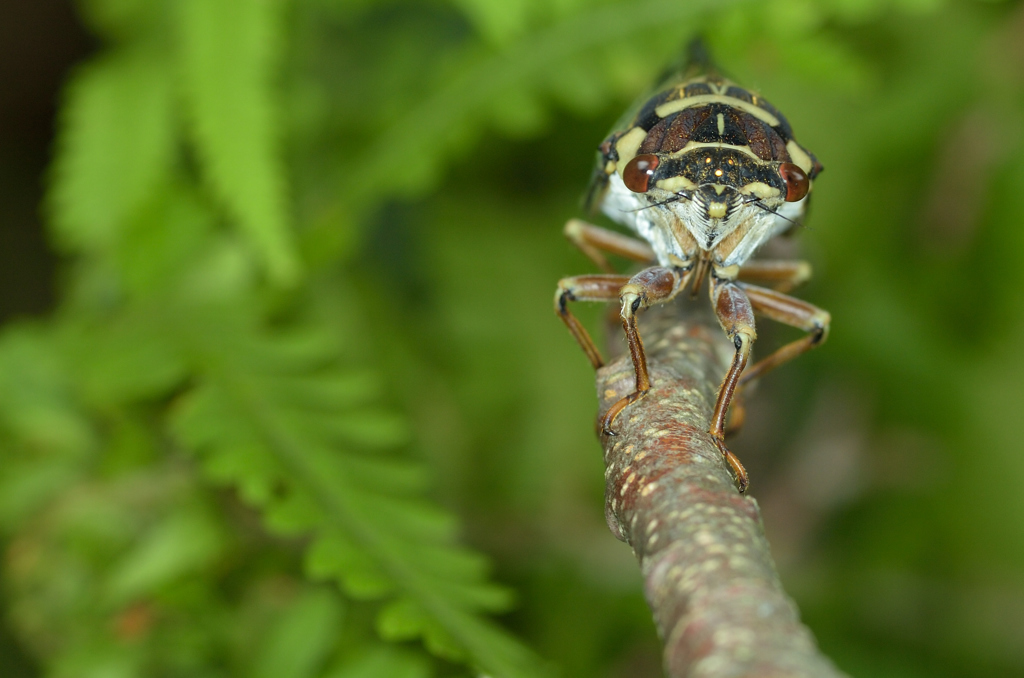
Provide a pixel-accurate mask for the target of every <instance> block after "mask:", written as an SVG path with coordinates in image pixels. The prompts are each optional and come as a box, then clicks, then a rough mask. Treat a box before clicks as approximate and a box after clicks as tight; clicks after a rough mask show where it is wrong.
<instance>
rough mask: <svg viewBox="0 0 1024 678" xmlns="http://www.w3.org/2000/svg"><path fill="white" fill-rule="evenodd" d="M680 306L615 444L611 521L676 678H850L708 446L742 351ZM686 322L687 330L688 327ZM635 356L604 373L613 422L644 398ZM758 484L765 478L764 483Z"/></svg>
mask: <svg viewBox="0 0 1024 678" xmlns="http://www.w3.org/2000/svg"><path fill="white" fill-rule="evenodd" d="M684 313H686V311H684V310H682V307H681V306H680V305H673V306H670V307H667V308H666V309H665V310H664V311H662V312H657V311H655V309H652V310H651V311H650V312H648V314H647V317H646V318H645V323H644V326H643V327H642V330H641V331H642V336H643V337H644V339H645V343H646V347H647V352H648V353H647V355H648V367H649V369H650V374H651V382H652V388H651V391H650V393H648V394H647V396H646V397H644V398H643V399H641V400H640V401H638V402H636V403H634V404H633V405H630V406H629V407H628V408H627V409H626V410H624V411H623V412H622V414H620V415H619V417H618V419H617V420H616V422H615V429H616V432H617V433H618V435H617V436H614V437H607V438H605V439H604V440H603V441H602V443H603V445H604V458H605V466H606V473H605V476H606V478H607V485H606V488H605V515H606V518H607V520H608V527H609V528H610V529H611V531H612V533H613V534H614V535H615V536H616V537H617V538H619V539H621V540H622V541H625V542H627V543H628V544H629V545H630V546H632V547H633V552H634V553H635V554H636V557H637V560H639V562H640V569H641V571H642V573H643V575H644V588H645V593H646V596H647V602H648V603H649V604H650V606H651V610H652V612H653V614H654V621H655V624H656V625H657V627H658V633H659V634H660V636H661V638H662V642H663V643H664V664H665V671H666V673H667V675H668V676H669V677H670V678H683V677H684V676H685V677H687V678H698V677H700V678H712V677H714V678H724V677H729V678H739V677H741V676H742V677H749V678H753V677H755V676H756V677H757V678H781V677H782V676H785V677H786V678H798V677H799V678H810V677H812V676H813V677H814V678H824V677H829V678H833V677H835V678H838V677H840V676H843V674H842V673H840V672H839V671H838V670H837V669H836V668H835V667H834V666H833V665H832V662H831V661H829V660H828V659H827V658H826V657H824V656H823V655H822V654H820V653H819V651H818V649H817V647H816V645H815V642H814V638H813V636H812V635H811V633H810V631H808V630H807V628H806V627H804V626H803V625H802V624H801V623H800V621H799V613H798V611H797V609H796V605H795V604H794V603H793V601H792V600H790V599H789V597H788V596H787V595H786V593H785V592H784V591H783V590H782V585H781V584H780V582H779V577H778V574H777V573H776V571H775V564H774V563H773V561H772V558H771V554H770V552H769V548H768V542H767V541H766V539H765V536H764V528H763V525H762V523H761V513H760V510H759V509H758V506H757V502H756V501H755V500H754V499H753V498H752V497H749V496H746V497H745V496H742V495H740V494H739V492H738V491H737V490H736V486H735V483H734V481H733V478H732V476H731V475H730V471H729V467H728V465H727V464H726V463H725V460H724V459H723V457H722V454H721V453H720V452H719V451H718V449H717V448H716V447H715V445H714V443H713V442H712V440H711V437H710V436H709V435H708V434H707V430H708V420H709V417H710V416H711V409H712V406H713V404H714V402H715V394H716V392H717V390H718V385H719V381H720V380H721V378H722V375H723V374H724V373H725V366H726V365H727V364H728V363H727V361H728V358H729V356H730V355H731V352H732V345H731V343H730V342H728V340H727V339H725V336H724V333H723V332H722V331H721V330H720V329H719V328H718V326H717V323H714V321H711V322H708V321H706V320H703V319H701V318H692V317H690V316H684V315H683V314H684ZM684 318H685V322H684ZM633 383H634V376H633V369H632V364H631V363H630V361H629V357H628V356H623V357H621V358H619V359H618V360H616V361H615V362H613V363H612V364H610V365H608V366H607V367H605V368H602V369H601V370H599V371H598V374H597V392H598V395H599V398H600V402H601V411H602V412H603V411H605V410H606V409H607V408H608V407H609V406H610V405H611V404H612V403H614V402H615V401H616V400H618V399H619V398H621V397H622V396H623V395H625V394H627V393H629V392H630V391H632V389H633ZM754 482H755V483H756V478H755V479H754Z"/></svg>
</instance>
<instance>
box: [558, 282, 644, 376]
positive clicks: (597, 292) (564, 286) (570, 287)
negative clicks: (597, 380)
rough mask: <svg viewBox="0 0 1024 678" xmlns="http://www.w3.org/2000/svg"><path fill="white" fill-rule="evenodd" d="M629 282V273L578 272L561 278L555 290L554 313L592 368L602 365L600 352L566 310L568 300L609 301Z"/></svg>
mask: <svg viewBox="0 0 1024 678" xmlns="http://www.w3.org/2000/svg"><path fill="white" fill-rule="evenodd" d="M628 282H629V276H628V275H578V276H575V277H572V278H562V279H561V280H559V281H558V287H557V288H556V289H555V313H556V314H557V315H558V317H559V318H561V319H562V322H564V323H565V326H566V327H568V328H569V331H570V332H571V333H572V336H574V337H576V341H577V343H579V345H580V348H582V349H583V352H584V353H586V354H587V358H589V359H590V364H591V365H593V366H594V369H595V370H596V369H597V368H599V367H601V366H602V365H604V360H603V359H602V358H601V353H600V352H599V351H598V350H597V347H596V346H594V340H593V339H591V338H590V334H589V333H588V332H587V330H586V328H585V327H583V325H582V323H580V321H579V320H578V319H577V318H576V316H574V315H573V314H572V313H571V312H570V311H569V302H570V301H612V300H614V299H615V298H616V297H618V296H619V290H620V289H622V286H623V285H625V284H626V283H628Z"/></svg>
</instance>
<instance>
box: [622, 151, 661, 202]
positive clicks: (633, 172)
mask: <svg viewBox="0 0 1024 678" xmlns="http://www.w3.org/2000/svg"><path fill="white" fill-rule="evenodd" d="M658 162H659V161H658V156H656V155H652V154H650V153H644V154H643V155H638V156H636V157H635V158H633V159H632V160H630V161H629V162H627V163H626V167H625V169H623V170H622V183H624V184H626V188H628V189H629V190H631V191H633V192H634V193H646V192H647V184H648V182H649V181H650V180H651V175H652V174H654V170H655V168H657V166H658Z"/></svg>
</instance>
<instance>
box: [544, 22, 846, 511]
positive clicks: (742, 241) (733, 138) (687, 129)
mask: <svg viewBox="0 0 1024 678" xmlns="http://www.w3.org/2000/svg"><path fill="white" fill-rule="evenodd" d="M689 53H690V57H689V61H688V64H687V65H686V66H685V67H684V68H682V69H680V70H679V71H678V72H677V73H676V74H675V75H673V76H671V77H669V78H668V79H666V80H665V81H664V82H663V83H662V85H661V86H659V87H658V88H657V89H656V90H655V93H654V94H653V95H651V96H649V97H644V98H643V99H642V100H641V101H640V102H638V104H637V105H636V106H635V107H634V108H633V109H632V111H631V112H630V113H628V114H627V115H626V116H625V117H624V118H623V120H622V122H621V123H620V124H619V125H617V126H616V129H615V130H613V131H612V133H611V134H610V135H609V136H608V137H607V138H606V139H605V140H604V142H603V143H602V144H601V145H600V146H599V150H598V158H597V167H596V168H595V171H594V177H593V179H592V181H591V186H590V188H589V190H588V192H587V196H588V197H587V206H588V207H589V208H590V209H591V211H592V212H597V211H601V212H604V214H606V215H607V216H608V217H610V218H611V219H612V220H614V221H616V222H618V223H619V224H622V225H624V226H626V227H627V228H628V229H630V230H631V231H633V233H635V234H636V235H637V236H639V238H640V239H637V238H632V237H628V236H626V235H623V234H620V233H617V232H615V231H611V230H608V229H604V228H600V227H598V226H594V225H591V224H589V223H586V222H583V221H580V220H577V219H573V220H571V221H569V223H568V224H566V227H565V233H566V235H567V236H568V238H569V239H570V240H571V241H572V242H573V243H574V244H575V245H577V246H578V247H579V248H580V249H581V250H582V251H583V252H584V253H586V254H587V255H588V256H589V257H590V258H591V259H592V260H593V261H594V262H595V263H596V264H597V265H598V266H599V267H601V268H602V269H603V270H604V271H605V273H603V274H598V275H581V276H575V277H570V278H564V279H562V280H560V281H559V283H558V289H557V291H556V293H555V312H556V313H557V314H558V315H559V317H561V318H562V320H563V321H564V322H565V324H566V326H568V328H569V331H570V332H571V333H572V334H573V336H574V337H575V338H576V341H578V342H579V344H580V346H581V347H582V348H583V351H584V353H586V355H587V357H588V358H589V359H590V362H591V364H593V366H594V368H595V369H597V368H599V367H601V366H602V365H603V364H604V361H603V359H602V358H601V354H600V352H599V351H598V350H597V347H596V346H595V345H594V342H593V340H592V339H591V338H590V335H589V334H588V333H587V331H586V329H585V328H584V327H583V325H582V324H580V322H579V320H577V318H576V317H575V316H573V314H572V313H571V312H570V310H569V302H570V301H601V302H607V301H616V300H617V301H618V302H619V304H620V316H621V319H622V325H623V328H624V330H625V333H626V339H627V342H628V344H629V351H630V355H631V357H632V360H633V368H634V370H635V372H636V386H635V389H634V391H633V392H632V393H631V394H630V395H628V396H626V397H624V398H622V399H621V400H619V401H618V402H617V403H615V404H614V405H613V406H612V407H611V408H609V410H608V411H607V413H606V414H605V415H604V416H603V418H602V420H601V422H600V428H601V432H602V434H603V435H608V436H611V435H615V419H616V417H618V416H619V415H620V414H621V413H622V411H623V410H624V409H625V408H627V407H629V406H631V405H633V404H634V403H636V402H637V401H638V400H640V399H641V398H643V396H644V395H645V394H646V393H647V392H648V391H649V390H650V379H649V376H648V371H647V360H646V357H645V354H644V347H643V342H642V340H641V338H640V334H639V333H638V331H637V314H638V313H639V312H640V311H641V310H642V309H645V308H648V307H650V306H652V305H654V304H662V303H665V302H667V301H670V300H672V299H673V298H675V297H676V296H677V295H679V294H680V293H681V292H683V291H684V290H687V289H689V290H691V291H692V293H693V294H696V293H697V291H698V290H699V289H700V287H701V285H702V282H703V280H704V279H705V278H708V279H709V284H708V288H709V293H710V296H711V305H712V308H713V309H714V312H715V315H716V316H717V318H718V321H719V323H720V324H721V326H722V329H723V330H724V331H725V333H726V335H727V336H728V337H729V339H730V340H731V342H732V343H733V345H734V346H735V354H734V356H733V358H732V362H731V364H730V366H729V369H728V371H727V372H726V374H725V377H724V378H723V380H722V385H721V387H720V388H719V391H718V397H717V400H716V402H715V407H714V410H713V413H712V417H711V424H710V430H709V433H710V435H711V437H712V439H713V440H714V441H715V444H716V445H717V446H718V448H719V450H720V451H721V452H722V454H723V455H725V458H726V460H727V461H728V462H729V464H730V466H731V467H732V469H733V472H734V474H735V476H736V480H737V485H738V486H739V489H740V491H741V492H742V491H745V490H746V487H747V484H748V479H747V473H746V470H745V469H744V468H743V465H742V464H741V463H740V461H739V459H737V458H736V456H735V455H734V454H733V453H732V452H730V451H729V449H728V447H727V446H726V445H725V431H726V425H727V415H728V412H729V405H730V403H731V402H732V400H733V397H734V395H735V394H736V393H737V389H739V388H741V387H742V386H743V385H744V384H745V383H747V382H749V381H751V380H753V379H756V378H758V377H760V376H762V375H763V374H765V373H766V372H768V371H769V370H771V369H773V368H775V367H777V366H779V365H781V364H782V363H784V362H786V361H788V360H791V359H793V358H794V357H796V356H798V355H800V354H801V353H804V352H806V351H808V350H810V349H811V348H813V347H815V346H818V345H819V344H821V343H822V342H823V341H824V340H825V338H826V337H827V335H828V330H829V323H830V316H829V314H828V313H827V312H826V311H824V310H822V309H820V308H818V307H816V306H814V305H812V304H809V303H807V302H805V301H801V300H799V299H796V298H794V297H792V296H789V295H788V294H785V292H788V291H789V290H790V289H792V288H793V287H795V286H796V285H798V284H800V283H802V282H804V281H805V280H807V279H808V278H809V277H810V272H811V268H810V266H809V265H808V264H807V263H806V262H804V261H772V260H751V257H752V256H753V255H754V253H755V252H756V251H757V250H758V248H759V247H760V246H761V245H763V244H764V243H766V242H767V241H768V240H770V239H772V238H773V237H775V236H777V235H780V234H782V233H784V232H785V231H787V230H789V229H791V228H793V227H794V226H795V225H797V224H799V223H801V221H802V219H803V216H804V213H805V210H806V208H807V203H808V199H809V196H810V194H811V191H812V189H813V187H814V182H815V179H816V178H817V176H818V175H819V174H820V173H821V171H822V166H821V164H820V163H819V162H818V160H817V159H816V158H815V157H814V155H813V154H812V153H811V152H810V151H808V150H807V149H806V148H804V147H803V146H801V145H800V144H799V143H798V142H797V141H796V138H795V137H794V136H793V130H792V128H791V127H790V125H789V123H788V122H787V121H786V118H785V117H784V116H783V115H782V113H780V112H779V111H778V110H777V109H776V108H775V107H774V106H772V105H771V104H770V103H768V101H766V100H765V99H764V98H763V97H761V95H760V94H756V93H754V92H752V91H750V90H747V89H744V88H742V87H740V86H738V85H736V84H734V83H733V82H731V81H729V80H728V79H727V78H725V77H724V76H723V75H722V74H721V73H720V72H719V70H718V69H717V68H716V67H715V66H714V64H712V63H711V61H710V60H709V59H708V57H707V56H706V51H705V50H704V49H703V46H702V45H701V44H700V43H699V42H697V43H694V44H693V45H691V47H690V50H689ZM605 252H608V253H614V254H617V255H620V256H623V257H626V258H628V259H632V260H635V261H637V262H642V263H644V264H647V265H649V267H648V268H644V269H643V270H642V271H640V272H639V273H637V274H636V275H632V276H629V275H619V274H617V273H615V272H614V269H612V267H611V266H610V265H609V263H608V261H607V259H606V257H605V256H604V253H605ZM753 282H760V283H762V285H764V286H759V285H755V284H753ZM755 314H756V315H761V316H764V317H766V318H771V319H772V320H775V321H777V322H781V323H784V324H786V325H790V326H793V327H796V328H799V329H801V330H803V331H804V332H806V335H804V336H803V337H801V338H800V339H797V340H795V341H793V342H791V343H788V344H786V345H784V346H782V347H781V348H779V349H778V350H776V351H774V352H773V353H771V354H770V355H768V356H767V357H765V358H762V359H761V360H760V361H758V362H756V363H754V364H753V365H750V366H749V367H748V365H747V363H748V361H749V359H750V354H751V348H752V347H753V344H754V341H755V339H756V337H757V332H756V330H755V323H754V316H755Z"/></svg>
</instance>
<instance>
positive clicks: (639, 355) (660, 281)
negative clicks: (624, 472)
mask: <svg viewBox="0 0 1024 678" xmlns="http://www.w3.org/2000/svg"><path fill="white" fill-rule="evenodd" d="M692 273H693V269H692V268H665V267H663V266H655V267H652V268H648V269H645V270H643V271H640V272H639V273H637V274H636V275H635V276H633V277H632V278H631V279H630V280H629V282H628V284H626V285H624V286H623V287H622V289H621V290H620V291H619V301H620V303H621V310H620V316H621V317H622V328H623V329H624V330H625V331H626V341H627V342H628V344H629V354H630V357H631V358H632V359H633V370H634V372H635V373H636V386H635V387H634V389H633V392H632V393H630V394H629V395H628V396H626V397H625V398H622V399H621V400H619V401H618V402H617V403H615V404H614V405H612V406H611V407H609V408H608V411H607V412H606V413H605V415H604V417H603V418H602V419H601V431H602V433H604V434H605V435H615V432H614V431H613V430H612V423H613V422H614V421H615V417H617V416H619V413H620V412H622V410H623V409H625V408H626V406H628V405H631V404H632V403H634V402H636V401H637V400H639V399H640V398H642V397H644V396H645V395H646V394H647V392H648V391H649V390H650V389H651V379H650V376H649V375H648V373H647V355H646V353H644V342H643V340H642V339H641V338H640V333H639V332H638V331H637V327H636V315H637V313H638V312H639V311H640V309H644V308H647V307H649V306H652V305H653V304H660V303H663V302H666V301H669V300H670V299H672V298H673V297H675V296H676V294H678V293H679V290H681V289H682V288H683V287H685V286H686V284H687V283H688V282H689V281H690V275H691V274H692Z"/></svg>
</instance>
